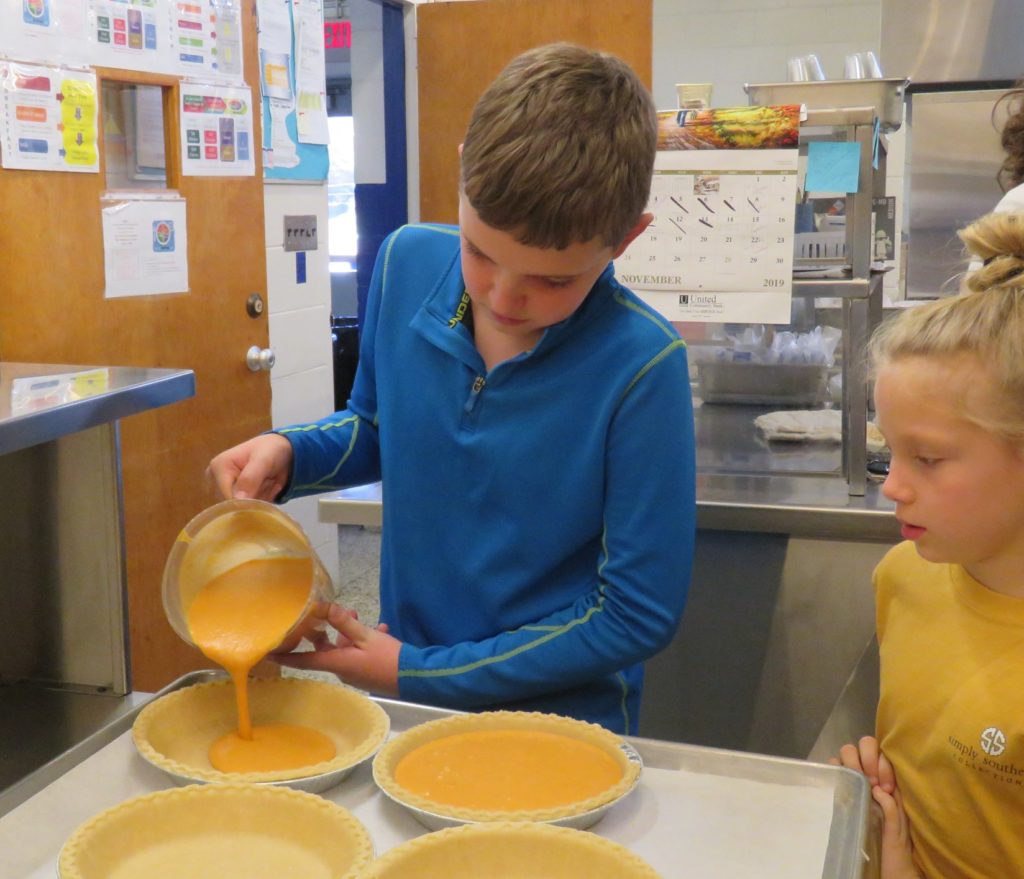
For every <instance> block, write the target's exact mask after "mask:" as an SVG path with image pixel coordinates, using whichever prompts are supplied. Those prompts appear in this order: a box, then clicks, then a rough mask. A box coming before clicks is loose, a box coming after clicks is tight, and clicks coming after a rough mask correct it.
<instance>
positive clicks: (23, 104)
mask: <svg viewBox="0 0 1024 879" xmlns="http://www.w3.org/2000/svg"><path fill="white" fill-rule="evenodd" d="M96 95H97V91H96V75H95V74H94V73H90V72H88V71H81V70H67V69H64V68H60V67H37V66H35V65H28V64H14V63H10V62H0V150H2V154H3V155H2V159H3V167H5V168H24V169H29V170H35V171H86V172H97V171H99V151H98V149H97V142H96V138H97V128H98V125H97V103H98V102H97V100H96Z"/></svg>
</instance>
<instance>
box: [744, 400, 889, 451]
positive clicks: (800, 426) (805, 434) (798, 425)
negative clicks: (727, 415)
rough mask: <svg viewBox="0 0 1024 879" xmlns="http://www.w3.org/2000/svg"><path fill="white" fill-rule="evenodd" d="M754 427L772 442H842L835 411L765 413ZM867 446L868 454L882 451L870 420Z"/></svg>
mask: <svg viewBox="0 0 1024 879" xmlns="http://www.w3.org/2000/svg"><path fill="white" fill-rule="evenodd" d="M754 426H755V427H756V428H757V429H758V430H760V431H761V433H762V434H763V435H764V438H765V439H766V440H772V441H774V440H781V441H784V442H797V443H801V442H826V443H838V442H842V439H843V413H842V412H841V411H840V410H838V409H813V410H806V409H785V410H782V411H780V412H767V413H765V414H764V415H758V416H757V418H755V419H754ZM867 447H868V450H869V451H872V452H879V451H881V450H882V449H884V448H885V439H884V438H883V436H882V434H881V432H880V431H879V430H878V428H877V427H875V424H874V422H872V421H869V422H868V436H867Z"/></svg>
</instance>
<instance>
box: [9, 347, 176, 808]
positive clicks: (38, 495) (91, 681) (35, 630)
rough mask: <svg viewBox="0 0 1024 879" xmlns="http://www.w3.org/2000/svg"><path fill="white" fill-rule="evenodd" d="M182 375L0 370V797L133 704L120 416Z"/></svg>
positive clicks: (163, 397) (172, 398)
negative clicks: (0, 489) (1, 489)
mask: <svg viewBox="0 0 1024 879" xmlns="http://www.w3.org/2000/svg"><path fill="white" fill-rule="evenodd" d="M194 393H195V378H194V375H193V373H192V372H191V371H190V370H182V369H143V368H135V367H123V366H110V367H102V366H100V367H97V366H87V365H65V364H39V363H2V362H0V484H2V485H3V487H4V503H3V504H2V505H0V533H2V534H3V535H4V539H3V540H2V541H0V571H2V572H3V577H2V579H0V797H2V796H3V795H4V792H5V791H6V790H8V789H12V788H13V787H14V786H16V785H18V782H19V781H20V780H21V779H23V778H24V777H25V776H27V775H29V774H30V773H32V772H33V771H34V770H36V769H37V768H38V767H40V766H43V765H45V764H47V763H48V761H51V760H53V759H55V758H57V757H58V756H59V755H61V754H63V753H65V752H66V751H68V749H69V748H72V747H73V746H74V745H75V744H76V743H77V742H80V741H81V740H82V739H84V738H86V737H87V736H88V735H89V734H90V733H92V732H93V731H95V730H96V729H99V728H100V727H102V726H104V725H105V724H107V723H108V722H110V721H111V720H112V719H113V718H116V717H119V716H121V715H123V714H124V713H125V712H127V711H129V710H131V708H132V707H133V706H134V705H135V704H136V697H135V696H134V695H133V694H132V693H130V692H129V684H128V680H129V676H128V664H129V663H128V647H127V640H128V619H127V601H126V584H125V568H124V552H123V521H122V519H123V514H122V505H121V470H120V448H119V430H118V422H119V420H120V419H121V418H124V417H126V416H130V415H133V414H135V413H138V412H143V411H145V410H148V409H153V408H156V407H158V406H163V405H166V404H169V403H174V402H176V401H178V400H183V399H185V398H187V397H191V396H192V395H193V394H194Z"/></svg>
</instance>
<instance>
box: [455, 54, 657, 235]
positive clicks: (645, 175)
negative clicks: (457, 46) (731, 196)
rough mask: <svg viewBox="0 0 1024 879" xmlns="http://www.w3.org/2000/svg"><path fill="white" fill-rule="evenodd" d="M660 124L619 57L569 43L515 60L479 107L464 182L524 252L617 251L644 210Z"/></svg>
mask: <svg viewBox="0 0 1024 879" xmlns="http://www.w3.org/2000/svg"><path fill="white" fill-rule="evenodd" d="M657 139H658V122H657V114H656V112H655V108H654V102H653V100H652V99H651V95H650V93H649V92H648V91H647V89H646V88H645V87H644V85H643V83H642V82H641V81H640V79H639V78H638V77H637V75H636V73H634V72H633V70H632V69H631V68H630V67H629V66H628V65H627V64H626V63H625V62H624V61H622V60H621V59H619V58H616V57H615V56H613V55H609V54H607V53H604V52H596V51H593V50H590V49H585V48H583V47H581V46H574V45H571V44H569V43H553V44H551V45H547V46H540V47H539V48H536V49H531V50H530V51H528V52H524V53H523V54H522V55H519V56H518V57H516V58H514V59H513V60H512V61H511V62H510V63H509V64H508V66H507V67H506V68H505V69H504V70H503V71H502V72H501V73H500V74H498V77H497V78H496V79H495V80H494V82H493V83H491V85H490V86H489V87H488V88H487V90H486V91H485V92H484V93H483V95H482V96H481V97H480V99H479V100H478V101H477V103H476V107H475V108H474V109H473V115H472V117H471V118H470V121H469V128H468V130H467V132H466V137H465V141H464V143H463V148H462V175H461V180H460V185H461V189H462V193H463V195H464V196H465V197H466V198H467V199H468V200H469V203H470V204H471V205H472V206H473V209H474V210H475V211H476V212H477V214H478V215H479V217H480V219H481V220H483V221H484V222H485V223H486V224H487V225H489V226H492V227H493V228H495V229H500V230H501V231H503V232H509V233H511V234H513V235H514V236H515V237H516V239H517V240H518V241H519V242H520V243H522V244H526V245H528V246H538V247H546V248H556V249H562V248H565V247H568V246H569V245H570V244H572V243H577V242H588V241H591V240H593V239H601V240H602V241H603V243H604V244H605V245H606V246H610V247H614V246H616V245H618V244H619V243H620V242H621V241H622V240H623V239H624V238H625V236H626V234H627V233H628V232H629V231H630V229H632V228H633V226H634V225H635V224H636V222H637V220H638V219H639V218H640V215H641V214H642V213H643V211H644V208H645V207H646V205H647V198H648V195H649V193H650V187H651V174H652V173H653V169H654V153H655V149H656V147H657Z"/></svg>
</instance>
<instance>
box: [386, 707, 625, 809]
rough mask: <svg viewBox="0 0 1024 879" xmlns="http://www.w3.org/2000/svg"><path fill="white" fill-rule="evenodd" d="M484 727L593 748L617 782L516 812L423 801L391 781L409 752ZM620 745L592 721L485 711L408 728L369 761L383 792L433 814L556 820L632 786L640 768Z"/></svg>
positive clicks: (611, 735) (612, 734) (420, 797)
mask: <svg viewBox="0 0 1024 879" xmlns="http://www.w3.org/2000/svg"><path fill="white" fill-rule="evenodd" d="M488 729H524V730H531V731H537V732H550V733H555V734H558V735H563V736H569V737H571V738H575V739H579V740H581V741H584V742H589V743H590V744H593V745H596V746H597V747H599V748H601V750H603V751H605V752H606V753H607V754H609V756H611V757H613V758H614V759H615V761H616V762H617V763H618V764H619V766H620V767H622V778H621V779H620V780H619V781H618V782H617V783H616V784H614V785H613V786H612V787H610V788H608V789H607V790H605V791H603V792H602V793H600V794H596V795H594V796H592V797H588V798H587V799H585V800H580V801H579V802H576V803H568V804H565V805H562V806H558V807H554V808H549V809H521V810H517V811H513V812H509V811H498V810H493V809H468V808H465V807H457V806H448V805H445V804H442V803H438V802H435V801H434V800H429V799H427V798H426V797H423V796H420V795H419V794H417V793H414V792H413V791H410V790H408V789H407V788H405V787H403V786H402V785H400V784H399V783H398V782H397V781H396V780H395V767H397V766H398V763H399V761H400V760H401V759H402V758H403V757H404V756H405V755H406V754H408V753H409V752H410V751H412V750H414V749H416V748H418V747H420V746H421V745H425V744H426V743H427V742H431V741H434V740H435V739H440V738H444V737H446V736H450V735H456V734H458V733H462V732H479V731H480V730H488ZM623 744H624V743H623V741H622V739H621V738H619V737H618V736H617V735H615V733H613V732H610V731H609V730H606V729H605V728H604V727H602V726H598V725H597V724H596V723H588V722H587V721H584V720H575V719H573V718H570V717H562V716H560V715H557V714H543V713H541V712H535V711H486V712H481V713H479V714H456V715H452V716H450V717H443V718H440V719H438V720H431V721H428V722H427V723H422V724H419V725H418V726H414V727H412V728H410V729H408V730H406V731H405V732H403V733H401V734H400V735H398V736H396V737H395V738H393V739H391V741H389V742H387V744H385V745H384V747H382V748H381V749H380V751H378V752H377V756H376V757H375V758H374V760H373V778H374V781H376V782H377V785H378V786H379V787H380V788H381V790H383V791H384V792H385V793H387V794H389V795H390V796H392V797H393V798H394V799H396V800H398V801H399V802H400V803H405V804H406V805H408V806H412V807H413V808H416V809H420V810H421V811H424V812H429V813H431V814H433V815H443V816H445V817H450V818H457V819H459V820H464V821H556V820H558V819H560V818H570V817H572V816H574V815H582V814H583V813H584V812H590V811H592V810H593V809H597V808H598V807H600V806H603V805H605V804H606V803H610V802H612V801H614V800H617V799H618V798H619V797H621V796H623V795H624V794H625V793H626V792H627V791H629V790H630V788H632V787H633V785H634V784H635V783H636V779H637V777H638V776H639V774H640V765H639V764H638V763H636V762H634V761H632V760H630V759H629V758H628V756H627V755H626V752H625V750H624V749H623V747H622V745H623Z"/></svg>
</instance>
